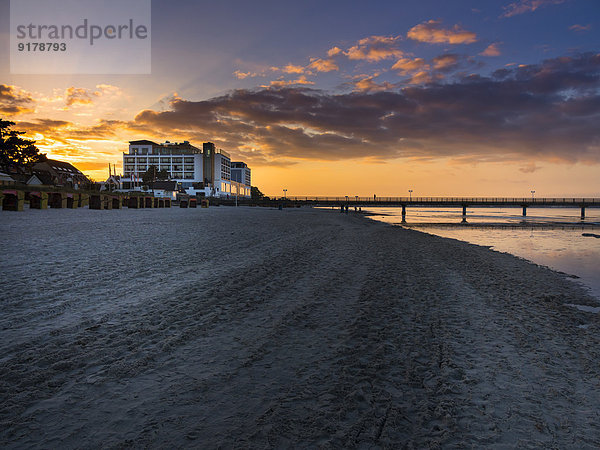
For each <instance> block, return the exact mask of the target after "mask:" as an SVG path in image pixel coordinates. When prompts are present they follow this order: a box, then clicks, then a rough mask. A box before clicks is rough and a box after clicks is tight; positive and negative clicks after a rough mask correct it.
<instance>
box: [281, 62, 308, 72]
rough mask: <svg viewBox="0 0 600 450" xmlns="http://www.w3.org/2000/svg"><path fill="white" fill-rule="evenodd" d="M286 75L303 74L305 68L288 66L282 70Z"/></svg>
mask: <svg viewBox="0 0 600 450" xmlns="http://www.w3.org/2000/svg"><path fill="white" fill-rule="evenodd" d="M282 70H283V71H284V72H285V73H303V72H304V67H302V66H295V65H294V64H288V65H287V66H285V67H284V68H283V69H282Z"/></svg>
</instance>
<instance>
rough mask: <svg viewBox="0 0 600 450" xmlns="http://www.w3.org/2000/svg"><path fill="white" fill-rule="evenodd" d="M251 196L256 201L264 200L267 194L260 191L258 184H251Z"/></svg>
mask: <svg viewBox="0 0 600 450" xmlns="http://www.w3.org/2000/svg"><path fill="white" fill-rule="evenodd" d="M250 196H251V197H252V200H253V201H255V202H256V201H259V200H262V199H263V198H264V197H265V194H263V193H262V192H260V190H259V189H258V188H257V187H256V186H251V187H250Z"/></svg>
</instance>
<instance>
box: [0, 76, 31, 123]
mask: <svg viewBox="0 0 600 450" xmlns="http://www.w3.org/2000/svg"><path fill="white" fill-rule="evenodd" d="M34 110H35V100H34V99H33V97H32V96H31V94H30V93H28V92H26V91H24V90H23V89H21V88H19V87H17V86H11V85H8V84H0V113H2V114H5V115H7V116H16V115H18V114H27V113H32V112H34Z"/></svg>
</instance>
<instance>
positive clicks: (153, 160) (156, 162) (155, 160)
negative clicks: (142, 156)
mask: <svg viewBox="0 0 600 450" xmlns="http://www.w3.org/2000/svg"><path fill="white" fill-rule="evenodd" d="M148 163H149V164H158V158H148Z"/></svg>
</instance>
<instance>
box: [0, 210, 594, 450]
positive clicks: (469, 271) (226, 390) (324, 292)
mask: <svg viewBox="0 0 600 450" xmlns="http://www.w3.org/2000/svg"><path fill="white" fill-rule="evenodd" d="M0 232H1V236H2V239H1V241H0V255H1V263H2V265H1V267H2V277H1V279H0V292H1V303H0V304H1V305H2V310H1V311H2V314H1V315H0V346H1V350H0V357H1V363H0V446H2V447H4V448H23V447H44V448H52V447H53V448H57V447H60V448H81V447H85V448H97V447H104V448H115V447H116V448H122V447H128V446H133V447H151V448H157V447H158V448H174V447H186V448H216V447H222V448H230V447H243V448H265V447H271V448H274V447H276V448H282V447H311V448H314V447H325V448H341V447H344V448H348V447H350V448H352V447H360V448H370V447H376V448H377V447H380V448H398V447H407V448H421V447H438V446H440V447H461V448H463V447H482V446H496V447H500V448H503V447H513V446H522V447H545V448H547V447H561V448H586V447H588V448H592V447H598V446H600V420H599V414H600V408H599V406H600V363H599V361H600V345H599V344H600V338H599V336H600V333H599V322H598V315H597V313H595V310H594V309H593V308H592V309H588V310H582V309H586V308H577V307H574V306H572V305H587V306H592V307H594V306H598V304H597V303H596V302H595V301H594V299H592V298H591V297H589V296H588V294H587V293H586V291H585V290H584V289H583V288H582V287H580V286H578V285H577V284H575V283H574V282H573V281H572V280H570V279H568V278H567V277H566V276H565V275H564V274H559V273H556V272H553V271H551V270H549V269H546V268H542V267H539V266H536V265H534V264H532V263H529V262H527V261H524V260H521V259H518V258H515V257H513V256H511V255H508V254H503V253H498V252H494V251H492V250H489V249H487V248H484V247H479V246H475V245H470V244H466V243H463V242H459V241H455V240H450V239H444V238H439V237H435V236H431V235H427V234H424V233H419V232H416V231H412V230H404V229H400V228H397V227H392V226H390V225H385V224H382V223H376V222H373V221H371V220H369V219H367V218H365V217H361V216H359V215H356V214H353V213H350V214H347V215H346V214H340V213H339V212H338V211H331V210H326V211H322V210H321V211H319V210H313V209H309V208H301V209H286V210H283V211H278V210H274V209H264V208H248V207H246V208H225V207H220V208H209V209H208V210H205V209H204V210H203V209H195V210H194V209H189V210H187V209H178V208H175V209H170V210H127V209H124V210H121V211H90V210H87V209H84V210H47V211H36V210H26V211H24V212H21V213H8V212H0Z"/></svg>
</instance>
